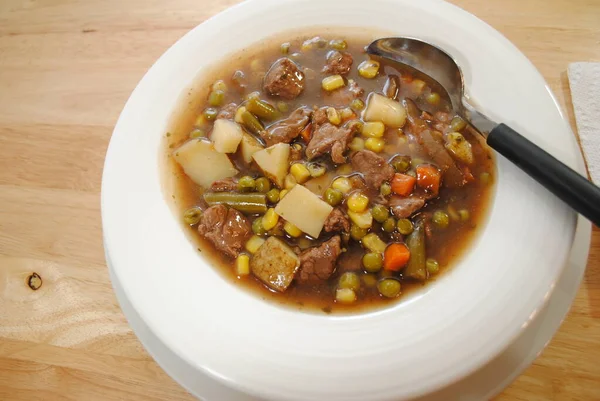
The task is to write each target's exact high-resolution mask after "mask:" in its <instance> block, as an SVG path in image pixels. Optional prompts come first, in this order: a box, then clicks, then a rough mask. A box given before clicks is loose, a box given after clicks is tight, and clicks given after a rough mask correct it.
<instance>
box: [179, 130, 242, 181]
mask: <svg viewBox="0 0 600 401" xmlns="http://www.w3.org/2000/svg"><path fill="white" fill-rule="evenodd" d="M173 158H174V159H175V161H176V162H177V163H179V164H180V165H181V167H182V168H183V171H184V172H185V173H186V174H187V175H188V176H189V177H190V178H191V179H192V181H194V182H195V183H196V184H198V185H200V186H202V187H204V188H208V187H209V186H210V184H212V183H213V182H214V181H216V180H222V179H223V178H227V177H233V176H234V175H236V174H237V173H238V171H237V170H236V168H235V167H234V166H233V164H232V163H231V160H229V158H228V157H227V155H226V154H224V153H221V152H218V151H217V150H216V149H215V147H214V146H213V144H212V143H210V142H208V141H205V140H198V139H192V140H190V141H187V142H186V143H184V144H183V145H181V146H180V147H179V148H177V149H176V150H175V151H174V152H173Z"/></svg>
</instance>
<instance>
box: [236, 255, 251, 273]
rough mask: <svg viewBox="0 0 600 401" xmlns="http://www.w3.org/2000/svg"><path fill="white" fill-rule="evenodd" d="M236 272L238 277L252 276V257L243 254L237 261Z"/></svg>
mask: <svg viewBox="0 0 600 401" xmlns="http://www.w3.org/2000/svg"><path fill="white" fill-rule="evenodd" d="M235 272H236V273H237V275H238V276H247V275H248V274H250V256H248V255H246V254H244V253H242V254H241V255H240V256H238V257H237V259H236V260H235Z"/></svg>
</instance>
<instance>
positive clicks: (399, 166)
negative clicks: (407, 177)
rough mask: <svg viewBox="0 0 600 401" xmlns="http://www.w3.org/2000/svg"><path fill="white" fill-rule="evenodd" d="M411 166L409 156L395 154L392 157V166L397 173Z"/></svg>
mask: <svg viewBox="0 0 600 401" xmlns="http://www.w3.org/2000/svg"><path fill="white" fill-rule="evenodd" d="M410 166H411V160H410V156H396V157H394V158H393V159H392V167H394V169H395V170H396V172H398V173H405V172H407V171H408V169H409V168H410Z"/></svg>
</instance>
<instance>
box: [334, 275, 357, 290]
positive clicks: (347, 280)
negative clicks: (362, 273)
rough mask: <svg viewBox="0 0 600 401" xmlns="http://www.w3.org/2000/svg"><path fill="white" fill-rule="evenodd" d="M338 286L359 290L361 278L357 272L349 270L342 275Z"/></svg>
mask: <svg viewBox="0 0 600 401" xmlns="http://www.w3.org/2000/svg"><path fill="white" fill-rule="evenodd" d="M338 288H349V289H351V290H354V291H357V290H358V289H359V288H360V278H359V277H358V275H357V274H356V273H351V272H347V273H344V274H342V275H341V276H340V280H339V281H338Z"/></svg>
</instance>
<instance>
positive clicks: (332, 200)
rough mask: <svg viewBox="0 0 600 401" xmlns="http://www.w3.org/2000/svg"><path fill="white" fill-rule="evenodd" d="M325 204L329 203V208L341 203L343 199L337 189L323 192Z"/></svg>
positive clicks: (342, 195)
mask: <svg viewBox="0 0 600 401" xmlns="http://www.w3.org/2000/svg"><path fill="white" fill-rule="evenodd" d="M324 197H325V202H327V203H329V204H330V205H331V206H337V205H339V204H340V203H342V200H343V199H344V194H343V193H341V192H340V191H338V190H337V189H333V188H327V190H326V191H325V195H324Z"/></svg>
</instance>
